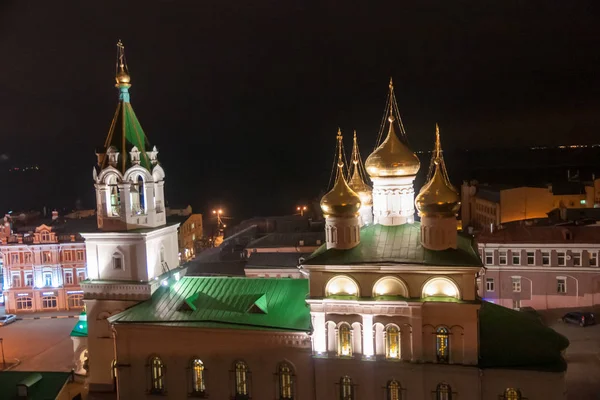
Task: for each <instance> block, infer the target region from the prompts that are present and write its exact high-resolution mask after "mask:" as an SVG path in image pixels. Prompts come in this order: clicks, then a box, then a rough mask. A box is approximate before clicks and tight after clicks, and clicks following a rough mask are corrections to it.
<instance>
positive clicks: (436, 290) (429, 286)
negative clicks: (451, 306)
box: [422, 277, 460, 299]
mask: <svg viewBox="0 0 600 400" xmlns="http://www.w3.org/2000/svg"><path fill="white" fill-rule="evenodd" d="M422 297H454V298H457V299H459V298H460V293H459V291H458V287H457V286H456V284H455V283H454V282H452V281H451V280H450V279H448V278H445V277H437V278H432V279H430V280H429V281H427V283H426V284H425V286H423V293H422Z"/></svg>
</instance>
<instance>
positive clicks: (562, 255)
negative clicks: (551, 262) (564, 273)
mask: <svg viewBox="0 0 600 400" xmlns="http://www.w3.org/2000/svg"><path fill="white" fill-rule="evenodd" d="M556 258H557V259H558V265H560V266H565V265H566V255H565V252H564V251H559V252H558V253H556Z"/></svg>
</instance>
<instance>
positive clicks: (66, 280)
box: [63, 271, 75, 285]
mask: <svg viewBox="0 0 600 400" xmlns="http://www.w3.org/2000/svg"><path fill="white" fill-rule="evenodd" d="M63 275H64V278H63V279H64V284H65V285H73V284H74V282H75V280H74V277H73V271H63ZM68 276H69V277H70V279H69V278H67V277H68Z"/></svg>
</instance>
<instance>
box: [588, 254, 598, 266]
mask: <svg viewBox="0 0 600 400" xmlns="http://www.w3.org/2000/svg"><path fill="white" fill-rule="evenodd" d="M588 254H589V257H588V264H589V265H590V267H597V266H598V253H596V252H595V251H588ZM592 260H594V262H592Z"/></svg>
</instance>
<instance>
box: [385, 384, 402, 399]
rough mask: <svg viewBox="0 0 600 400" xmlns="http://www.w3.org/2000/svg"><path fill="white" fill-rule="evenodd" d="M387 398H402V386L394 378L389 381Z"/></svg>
mask: <svg viewBox="0 0 600 400" xmlns="http://www.w3.org/2000/svg"><path fill="white" fill-rule="evenodd" d="M386 393H387V397H386V399H387V400H401V399H402V397H401V396H402V386H400V383H398V381H397V380H395V379H392V380H391V381H389V382H388V383H387V386H386Z"/></svg>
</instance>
